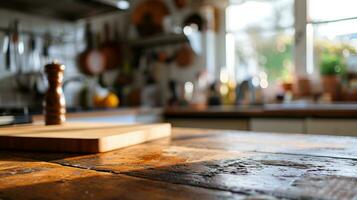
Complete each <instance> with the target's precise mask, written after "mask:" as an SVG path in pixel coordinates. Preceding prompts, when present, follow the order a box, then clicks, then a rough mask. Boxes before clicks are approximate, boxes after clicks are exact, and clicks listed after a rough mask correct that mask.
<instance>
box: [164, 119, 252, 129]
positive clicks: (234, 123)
mask: <svg viewBox="0 0 357 200" xmlns="http://www.w3.org/2000/svg"><path fill="white" fill-rule="evenodd" d="M167 121H168V122H169V123H171V124H172V126H173V127H187V128H208V129H225V130H244V131H247V130H249V119H218V118H214V119H204V118H201V119H199V118H186V119H182V118H179V119H169V120H167Z"/></svg>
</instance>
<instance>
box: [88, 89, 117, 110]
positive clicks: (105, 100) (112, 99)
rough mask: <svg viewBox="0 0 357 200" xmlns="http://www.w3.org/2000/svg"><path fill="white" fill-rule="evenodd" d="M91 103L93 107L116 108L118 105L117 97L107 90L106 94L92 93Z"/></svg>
mask: <svg viewBox="0 0 357 200" xmlns="http://www.w3.org/2000/svg"><path fill="white" fill-rule="evenodd" d="M93 103H94V106H95V107H101V108H116V107H118V106H119V103H120V101H119V98H118V97H117V95H115V94H114V93H112V92H108V94H107V95H106V96H100V95H98V94H96V95H94V98H93Z"/></svg>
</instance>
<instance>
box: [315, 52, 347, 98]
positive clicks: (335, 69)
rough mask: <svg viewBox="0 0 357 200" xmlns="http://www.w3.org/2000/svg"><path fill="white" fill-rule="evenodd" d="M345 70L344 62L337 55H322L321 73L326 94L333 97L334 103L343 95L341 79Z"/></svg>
mask: <svg viewBox="0 0 357 200" xmlns="http://www.w3.org/2000/svg"><path fill="white" fill-rule="evenodd" d="M344 68H345V64H344V60H343V58H342V57H341V56H339V55H336V54H326V53H325V54H322V56H321V60H320V73H321V81H322V87H323V90H324V93H328V94H330V95H331V99H332V100H333V101H335V100H338V99H339V97H340V93H341V77H340V75H341V74H342V72H343V70H344Z"/></svg>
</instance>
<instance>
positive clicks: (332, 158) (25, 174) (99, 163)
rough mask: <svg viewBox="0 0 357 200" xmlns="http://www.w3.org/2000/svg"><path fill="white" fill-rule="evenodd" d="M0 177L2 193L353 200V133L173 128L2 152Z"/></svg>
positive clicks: (356, 172)
mask: <svg viewBox="0 0 357 200" xmlns="http://www.w3.org/2000/svg"><path fill="white" fill-rule="evenodd" d="M0 177H1V179H0V180H1V181H0V199H259V198H260V199H341V200H347V199H351V200H352V199H356V198H357V138H353V137H334V136H314V135H299V134H295V135H286V134H268V133H254V132H240V131H220V130H203V129H178V128H174V129H173V136H172V138H171V139H170V138H166V139H161V140H157V141H154V142H151V143H146V144H141V145H136V146H132V147H128V148H124V149H119V150H115V151H111V152H107V153H101V154H93V155H76V154H58V153H35V152H6V151H0ZM248 197H251V198H248Z"/></svg>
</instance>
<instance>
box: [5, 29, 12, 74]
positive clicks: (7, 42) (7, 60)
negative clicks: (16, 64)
mask: <svg viewBox="0 0 357 200" xmlns="http://www.w3.org/2000/svg"><path fill="white" fill-rule="evenodd" d="M10 43H11V30H10V26H9V29H8V30H7V36H6V38H5V40H4V47H5V48H6V50H5V51H4V52H5V68H6V70H8V71H10V70H11V50H10Z"/></svg>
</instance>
